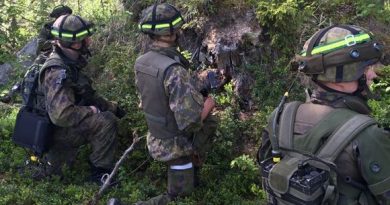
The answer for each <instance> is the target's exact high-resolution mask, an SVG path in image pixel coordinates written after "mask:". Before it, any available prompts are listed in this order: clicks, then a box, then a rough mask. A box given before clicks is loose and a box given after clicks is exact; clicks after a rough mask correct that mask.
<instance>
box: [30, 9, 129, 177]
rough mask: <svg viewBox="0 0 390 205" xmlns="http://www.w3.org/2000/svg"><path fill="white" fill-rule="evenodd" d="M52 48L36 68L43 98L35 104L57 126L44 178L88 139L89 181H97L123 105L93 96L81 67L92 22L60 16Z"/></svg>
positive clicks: (105, 169)
mask: <svg viewBox="0 0 390 205" xmlns="http://www.w3.org/2000/svg"><path fill="white" fill-rule="evenodd" d="M51 34H52V35H53V36H54V37H55V41H54V50H53V52H52V53H51V54H50V56H49V58H48V59H47V60H46V62H45V64H44V65H43V67H42V68H41V70H40V76H39V83H40V84H39V89H40V91H42V92H43V93H44V99H38V103H37V106H38V107H39V106H41V108H42V109H44V110H46V112H47V113H48V115H49V117H50V120H51V121H52V122H53V124H54V125H55V130H54V134H53V136H52V139H53V141H52V144H51V146H50V148H49V151H48V153H47V154H46V155H45V157H44V159H45V160H46V161H47V170H46V173H44V174H43V175H44V176H41V177H45V176H47V175H51V174H61V168H62V165H63V164H64V163H65V162H66V163H68V165H71V164H72V161H73V160H74V159H75V156H76V155H77V150H78V148H79V147H80V146H81V145H83V144H87V143H89V144H91V147H92V153H91V154H90V157H89V163H90V166H91V172H92V173H91V178H90V180H91V181H93V182H96V183H99V184H100V183H101V177H102V175H103V174H105V173H109V172H111V170H112V168H113V165H114V162H115V160H114V156H115V151H116V147H117V139H116V137H117V127H116V126H117V119H118V118H117V117H116V116H118V117H122V116H123V112H122V110H121V109H120V108H119V107H118V106H117V105H116V103H111V102H109V101H107V100H105V99H104V98H102V97H100V96H99V95H97V93H96V92H95V90H94V89H93V88H92V85H91V83H92V81H91V79H89V78H88V77H87V76H86V75H85V74H84V73H83V72H82V69H83V68H84V67H85V66H86V65H87V61H86V59H85V58H84V56H85V55H89V54H90V52H89V49H88V46H89V45H90V44H91V38H90V36H91V35H92V34H93V28H92V24H91V23H90V22H88V21H86V20H84V19H83V18H81V17H79V16H75V15H63V16H60V17H59V18H58V19H57V20H56V21H55V22H54V24H53V27H52V30H51ZM115 115H116V116H115Z"/></svg>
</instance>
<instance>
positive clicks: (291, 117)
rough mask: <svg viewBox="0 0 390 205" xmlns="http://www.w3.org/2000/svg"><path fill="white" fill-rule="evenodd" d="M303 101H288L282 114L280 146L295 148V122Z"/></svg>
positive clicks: (279, 135)
mask: <svg viewBox="0 0 390 205" xmlns="http://www.w3.org/2000/svg"><path fill="white" fill-rule="evenodd" d="M301 104H302V102H299V101H294V102H290V103H287V104H286V105H285V107H284V110H283V113H282V115H281V116H280V124H279V134H278V138H279V146H280V147H283V148H288V149H292V148H293V136H294V124H295V116H296V113H297V110H298V107H299V106H300V105H301Z"/></svg>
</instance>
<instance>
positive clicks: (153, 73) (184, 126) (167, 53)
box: [109, 3, 217, 205]
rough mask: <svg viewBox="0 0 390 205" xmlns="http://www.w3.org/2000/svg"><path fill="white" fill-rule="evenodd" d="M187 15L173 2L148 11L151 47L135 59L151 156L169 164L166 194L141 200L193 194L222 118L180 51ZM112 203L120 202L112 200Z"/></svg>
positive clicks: (144, 23) (145, 22) (145, 23)
mask: <svg viewBox="0 0 390 205" xmlns="http://www.w3.org/2000/svg"><path fill="white" fill-rule="evenodd" d="M183 24H184V19H183V18H182V16H181V13H180V12H179V11H178V10H177V9H176V8H175V7H174V6H172V5H170V4H167V3H164V4H155V5H153V6H150V7H148V8H147V9H145V10H144V12H143V17H142V19H141V21H140V24H139V28H140V29H141V31H142V32H143V33H145V34H147V35H149V37H150V38H151V40H152V46H151V50H150V51H149V52H146V53H145V54H143V55H142V56H140V57H139V58H138V59H137V60H136V62H135V66H134V67H135V74H136V85H137V88H138V91H139V93H140V95H141V106H142V109H143V111H144V112H145V117H146V121H147V124H148V128H149V133H148V136H147V146H148V149H149V153H150V155H151V156H152V157H153V158H154V159H155V160H158V161H161V162H165V163H166V164H167V165H168V187H167V191H166V193H164V194H162V195H159V196H156V197H154V198H151V199H149V200H148V201H144V202H138V203H137V204H161V205H163V204H167V203H169V202H170V201H172V200H174V199H175V198H176V197H178V196H180V197H181V196H187V195H188V194H190V193H191V192H192V191H193V190H194V186H195V185H196V183H197V179H196V177H195V176H196V172H197V170H198V169H199V167H200V166H201V164H202V161H203V159H204V157H205V151H206V150H207V147H208V145H209V144H210V136H211V135H212V134H213V133H214V132H215V130H216V126H217V123H216V120H215V119H214V118H213V117H214V116H212V115H210V112H211V111H212V109H213V108H214V106H215V102H214V100H213V98H212V97H210V96H208V97H203V96H202V95H201V93H200V92H199V91H198V90H197V89H196V85H195V78H192V77H191V76H190V73H189V71H188V68H189V62H188V61H187V60H186V59H185V58H184V57H183V56H182V55H181V54H180V52H178V51H177V50H176V47H177V43H176V42H177V40H178V35H179V31H180V28H181V26H182V25H183ZM109 204H120V202H119V201H118V200H116V199H111V200H110V201H109Z"/></svg>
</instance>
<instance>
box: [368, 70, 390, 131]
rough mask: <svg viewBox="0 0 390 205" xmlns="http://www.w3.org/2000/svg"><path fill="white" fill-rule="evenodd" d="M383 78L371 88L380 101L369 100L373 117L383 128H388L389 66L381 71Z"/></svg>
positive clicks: (389, 100)
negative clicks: (379, 96)
mask: <svg viewBox="0 0 390 205" xmlns="http://www.w3.org/2000/svg"><path fill="white" fill-rule="evenodd" d="M382 72H383V74H384V75H383V77H382V78H380V80H379V82H377V83H374V84H373V85H372V86H371V87H372V89H373V91H374V92H375V93H379V94H380V95H381V99H380V100H370V101H369V105H370V107H371V108H372V111H373V116H374V117H375V118H376V119H377V120H378V122H379V123H380V124H382V125H383V126H384V127H390V66H387V67H385V68H384V69H383V71H382Z"/></svg>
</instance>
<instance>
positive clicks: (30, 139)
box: [12, 107, 54, 154]
mask: <svg viewBox="0 0 390 205" xmlns="http://www.w3.org/2000/svg"><path fill="white" fill-rule="evenodd" d="M53 127H54V125H53V124H52V123H51V121H50V119H49V117H48V116H47V114H45V115H41V114H39V113H38V112H34V111H33V110H31V109H29V108H27V107H22V108H21V109H20V110H19V113H18V115H17V117H16V123H15V129H14V134H13V136H12V141H13V142H14V143H15V144H17V145H20V146H22V147H25V148H28V149H31V150H32V151H33V152H35V153H37V154H42V153H43V152H45V151H46V150H47V148H48V144H49V141H50V136H51V134H52V130H53Z"/></svg>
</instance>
